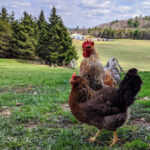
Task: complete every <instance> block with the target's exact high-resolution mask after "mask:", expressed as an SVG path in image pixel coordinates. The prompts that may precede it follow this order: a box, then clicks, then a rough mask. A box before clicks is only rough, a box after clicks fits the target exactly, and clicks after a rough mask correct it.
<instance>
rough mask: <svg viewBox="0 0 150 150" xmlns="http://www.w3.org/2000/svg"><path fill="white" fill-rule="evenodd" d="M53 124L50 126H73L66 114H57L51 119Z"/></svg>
mask: <svg viewBox="0 0 150 150" xmlns="http://www.w3.org/2000/svg"><path fill="white" fill-rule="evenodd" d="M52 121H53V123H54V124H53V125H51V127H59V128H60V127H62V128H70V127H72V126H74V123H72V122H71V121H70V119H69V117H68V116H59V117H58V118H57V119H56V118H55V119H53V120H52Z"/></svg>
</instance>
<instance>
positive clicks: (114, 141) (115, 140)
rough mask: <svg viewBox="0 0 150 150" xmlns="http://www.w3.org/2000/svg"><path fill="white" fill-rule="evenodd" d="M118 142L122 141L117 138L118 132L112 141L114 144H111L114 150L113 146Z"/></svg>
mask: <svg viewBox="0 0 150 150" xmlns="http://www.w3.org/2000/svg"><path fill="white" fill-rule="evenodd" d="M117 141H121V139H118V137H117V132H116V131H115V132H114V138H113V139H112V141H111V142H112V143H111V144H110V146H109V147H110V148H112V146H113V145H114V144H116V143H117Z"/></svg>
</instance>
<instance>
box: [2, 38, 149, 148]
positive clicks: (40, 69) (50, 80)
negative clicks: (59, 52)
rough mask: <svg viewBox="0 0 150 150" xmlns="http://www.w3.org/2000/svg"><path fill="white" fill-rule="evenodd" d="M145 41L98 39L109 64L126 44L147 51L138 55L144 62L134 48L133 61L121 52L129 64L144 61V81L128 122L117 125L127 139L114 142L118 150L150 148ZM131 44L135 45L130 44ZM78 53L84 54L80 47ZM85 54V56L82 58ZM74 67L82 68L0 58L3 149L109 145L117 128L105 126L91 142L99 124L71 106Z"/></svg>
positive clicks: (121, 57) (119, 131) (125, 63)
mask: <svg viewBox="0 0 150 150" xmlns="http://www.w3.org/2000/svg"><path fill="white" fill-rule="evenodd" d="M141 42H144V46H143V48H142V44H140V42H138V41H135V43H136V44H135V45H134V43H130V42H128V41H124V40H123V41H115V42H114V43H108V42H106V43H105V42H104V43H103V42H102V43H101V42H100V43H97V44H96V48H97V49H98V51H99V52H100V59H101V60H102V62H103V63H104V64H105V62H106V60H107V59H108V57H109V56H111V55H112V54H114V55H115V56H116V51H115V50H117V49H118V51H119V48H120V51H123V49H124V48H125V49H126V51H127V50H128V48H129V47H131V48H132V47H137V49H136V53H138V54H136V55H141V51H140V50H144V51H145V53H143V57H144V58H143V57H142V58H141V57H139V58H138V60H139V61H140V60H141V61H140V62H141V63H142V64H140V65H139V64H138V63H136V62H134V61H135V60H136V59H135V58H134V57H135V54H134V53H131V54H132V55H133V56H132V57H133V59H134V60H131V61H128V59H129V58H130V57H129V55H128V57H123V56H122V55H124V56H125V54H124V53H123V54H121V53H120V54H118V57H119V60H120V62H121V63H122V65H124V67H125V66H126V69H128V68H129V67H130V66H128V65H129V64H130V63H134V65H137V66H139V70H140V75H141V77H142V79H143V87H142V90H141V91H140V93H139V95H138V100H136V102H135V104H134V105H133V106H132V107H131V110H130V112H131V117H130V119H129V121H128V123H126V124H125V125H124V126H123V127H121V128H119V129H118V137H119V138H120V139H122V140H121V141H119V142H118V143H117V144H115V145H114V146H113V148H112V149H114V150H121V149H123V150H127V149H130V150H148V149H150V145H149V143H150V132H149V131H150V80H149V77H150V72H148V71H146V72H145V71H143V70H142V68H143V67H144V68H145V69H144V70H149V68H148V66H147V65H146V67H145V62H144V59H145V58H147V57H148V56H147V55H148V53H149V51H148V48H147V47H148V46H146V43H147V42H148V41H141ZM119 43H120V44H119ZM129 43H130V44H129ZM75 44H76V45H77V46H78V48H80V47H81V42H76V43H75ZM109 44H110V45H109ZM125 45H126V46H125ZM127 45H128V46H129V45H130V46H129V47H128V48H127ZM131 45H132V46H131ZM147 45H148V43H147ZM123 47H124V48H123ZM138 48H139V49H138ZM101 49H103V51H102V50H101ZM131 51H132V49H131ZM109 52H110V53H109ZM79 53H80V54H81V51H80V49H79ZM126 54H127V53H126ZM144 54H145V55H144ZM123 58H124V59H123ZM125 58H127V59H126V60H125ZM81 59H82V56H80V59H79V62H80V61H81ZM122 59H123V60H122ZM142 60H143V61H142ZM123 62H124V63H123ZM73 72H78V68H77V69H74V70H71V69H67V68H61V67H59V68H52V67H48V66H45V65H36V64H33V62H32V61H24V60H15V59H12V60H9V59H0V149H1V150H4V149H9V150H14V149H33V150H34V149H37V150H47V149H48V150H58V149H59V150H70V149H73V150H74V149H82V150H93V149H94V150H98V149H102V150H108V149H109V147H108V146H109V144H110V143H109V142H107V141H110V140H111V138H112V133H111V132H109V131H103V133H102V134H101V135H100V137H99V138H98V139H97V140H96V142H94V143H92V144H90V143H89V142H88V138H89V137H90V136H93V135H94V134H95V132H96V131H97V129H96V128H94V127H92V126H88V125H86V124H82V123H79V122H78V121H77V120H76V119H75V118H74V117H73V115H72V113H71V112H70V110H69V108H68V104H67V103H68V96H69V92H70V85H69V82H68V81H69V79H70V77H71V75H72V73H73Z"/></svg>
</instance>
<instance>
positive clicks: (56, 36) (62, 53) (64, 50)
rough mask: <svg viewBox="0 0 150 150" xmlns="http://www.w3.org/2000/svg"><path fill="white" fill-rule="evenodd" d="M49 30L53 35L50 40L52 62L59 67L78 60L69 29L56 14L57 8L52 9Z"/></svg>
mask: <svg viewBox="0 0 150 150" xmlns="http://www.w3.org/2000/svg"><path fill="white" fill-rule="evenodd" d="M49 23H50V24H49V30H50V33H51V36H50V37H51V39H50V45H49V49H50V53H49V54H50V62H51V63H57V64H58V65H63V64H64V63H65V64H66V65H67V64H69V62H70V61H71V60H72V59H73V58H75V59H77V58H78V57H77V52H76V50H75V47H74V46H72V40H71V38H70V36H69V33H68V31H67V28H66V27H65V26H64V24H63V21H62V19H61V17H60V16H58V15H57V14H56V8H55V7H53V8H52V13H51V16H50V18H49Z"/></svg>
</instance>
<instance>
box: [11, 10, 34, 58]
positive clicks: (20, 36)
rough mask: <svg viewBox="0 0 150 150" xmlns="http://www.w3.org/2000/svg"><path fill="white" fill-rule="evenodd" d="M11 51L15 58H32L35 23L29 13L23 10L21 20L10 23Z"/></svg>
mask: <svg viewBox="0 0 150 150" xmlns="http://www.w3.org/2000/svg"><path fill="white" fill-rule="evenodd" d="M12 28H13V34H12V40H11V45H12V48H11V50H12V52H13V57H15V58H24V59H33V58H34V57H35V46H36V42H37V40H36V23H35V22H34V20H33V18H32V16H31V15H29V14H28V13H26V12H24V17H23V18H22V20H21V22H19V21H15V22H14V23H13V24H12Z"/></svg>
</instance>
